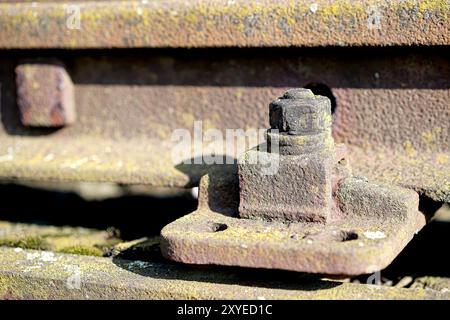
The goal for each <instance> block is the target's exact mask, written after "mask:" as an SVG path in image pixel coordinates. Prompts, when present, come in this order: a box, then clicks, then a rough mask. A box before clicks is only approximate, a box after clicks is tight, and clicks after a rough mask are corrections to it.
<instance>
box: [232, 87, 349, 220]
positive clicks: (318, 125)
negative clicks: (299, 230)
mask: <svg viewBox="0 0 450 320" xmlns="http://www.w3.org/2000/svg"><path fill="white" fill-rule="evenodd" d="M269 115H270V125H271V129H276V130H275V131H273V130H271V129H269V131H268V132H267V142H268V146H269V153H268V154H267V155H264V154H261V155H260V156H264V157H267V158H269V159H270V161H278V170H277V172H276V173H275V174H271V175H266V174H265V173H264V171H263V170H261V168H262V167H264V166H266V164H265V163H258V162H257V163H253V162H251V161H250V159H255V158H257V157H256V156H254V155H253V154H254V153H255V152H256V153H258V152H261V153H264V151H259V150H249V151H248V152H247V153H246V154H245V155H244V156H243V157H242V158H241V161H240V162H239V165H238V172H239V185H240V206H239V215H240V217H241V218H258V219H268V220H274V219H276V220H283V221H296V222H299V221H301V222H320V223H326V222H327V221H328V219H329V218H330V215H331V210H332V187H333V183H334V180H336V179H334V180H333V174H335V172H338V173H339V174H340V172H341V171H342V172H343V173H342V175H343V176H345V173H346V172H345V171H344V170H336V168H335V167H336V165H337V163H336V155H335V153H336V150H335V148H334V141H333V138H332V136H331V103H330V101H329V100H328V98H326V97H321V96H315V95H314V94H313V93H312V91H310V90H307V89H293V90H289V91H287V92H286V93H285V94H284V95H283V96H282V97H281V98H279V99H277V100H275V101H273V102H272V103H271V104H270V106H269ZM274 143H277V146H278V147H279V148H278V151H274V150H273V145H274ZM277 153H279V155H280V156H279V157H277V156H276V154H277ZM293 185H294V186H295V187H293Z"/></svg>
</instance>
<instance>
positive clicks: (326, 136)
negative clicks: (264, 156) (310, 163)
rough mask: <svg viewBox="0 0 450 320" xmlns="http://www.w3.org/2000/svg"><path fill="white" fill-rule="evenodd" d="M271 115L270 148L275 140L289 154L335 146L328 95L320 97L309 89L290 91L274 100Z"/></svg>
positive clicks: (270, 109) (271, 105)
mask: <svg viewBox="0 0 450 320" xmlns="http://www.w3.org/2000/svg"><path fill="white" fill-rule="evenodd" d="M269 117H270V126H271V129H270V130H268V132H267V143H268V147H269V150H272V149H273V144H274V143H276V144H277V145H278V146H279V152H280V153H281V154H285V155H288V154H304V153H311V152H319V151H321V150H328V151H330V149H331V148H330V147H332V146H333V139H332V137H331V119H332V118H331V103H330V100H329V99H328V98H327V97H323V96H316V95H314V93H313V92H312V91H311V90H309V89H303V88H302V89H292V90H288V91H287V92H286V93H285V94H284V95H283V96H282V97H281V98H279V99H276V100H275V101H273V102H272V103H270V105H269ZM274 129H275V130H276V131H275V132H274Z"/></svg>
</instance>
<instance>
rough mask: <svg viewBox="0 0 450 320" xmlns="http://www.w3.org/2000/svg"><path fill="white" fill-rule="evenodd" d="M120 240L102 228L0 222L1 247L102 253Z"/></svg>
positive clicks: (100, 254) (83, 253)
mask: <svg viewBox="0 0 450 320" xmlns="http://www.w3.org/2000/svg"><path fill="white" fill-rule="evenodd" d="M119 241H120V240H119V239H117V238H115V237H114V236H113V235H112V234H111V233H109V232H107V231H102V230H95V229H88V228H82V227H56V226H46V225H39V224H25V223H15V222H7V221H0V246H7V247H16V248H22V249H39V250H51V251H55V252H66V253H76V254H82V255H94V256H103V255H106V254H109V252H110V250H111V249H112V247H113V245H115V244H116V243H118V242H119Z"/></svg>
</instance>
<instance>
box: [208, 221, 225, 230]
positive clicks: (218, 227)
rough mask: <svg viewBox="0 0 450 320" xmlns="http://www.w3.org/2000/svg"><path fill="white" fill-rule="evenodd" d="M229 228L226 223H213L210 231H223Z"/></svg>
mask: <svg viewBox="0 0 450 320" xmlns="http://www.w3.org/2000/svg"><path fill="white" fill-rule="evenodd" d="M227 229H228V226H227V225H226V224H224V223H215V222H214V223H212V224H211V228H210V231H211V232H221V231H225V230H227Z"/></svg>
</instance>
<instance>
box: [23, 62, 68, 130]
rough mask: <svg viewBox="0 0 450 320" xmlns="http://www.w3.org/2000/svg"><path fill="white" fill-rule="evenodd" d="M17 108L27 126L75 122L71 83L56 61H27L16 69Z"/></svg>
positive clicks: (48, 126) (63, 68)
mask: <svg viewBox="0 0 450 320" xmlns="http://www.w3.org/2000/svg"><path fill="white" fill-rule="evenodd" d="M15 71H16V87H17V105H18V107H19V110H20V115H21V117H20V118H21V121H22V124H23V125H24V126H30V127H46V128H51V127H62V126H65V125H68V124H71V123H73V122H74V121H75V106H74V92H73V83H72V80H71V79H70V76H69V75H68V74H67V71H66V69H65V67H64V65H63V64H62V63H61V62H59V61H48V60H47V61H45V60H43V61H39V60H34V61H29V62H24V63H21V64H19V65H18V66H17V67H16V70H15Z"/></svg>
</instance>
